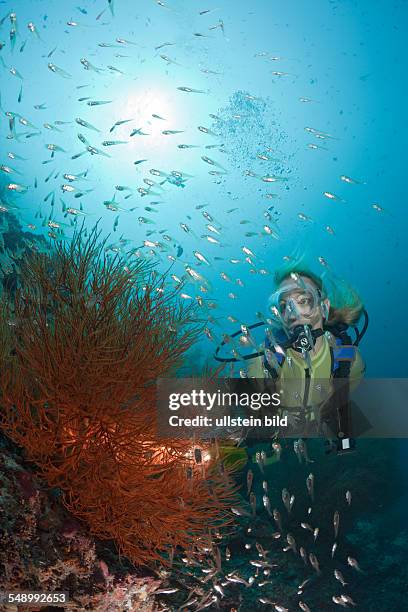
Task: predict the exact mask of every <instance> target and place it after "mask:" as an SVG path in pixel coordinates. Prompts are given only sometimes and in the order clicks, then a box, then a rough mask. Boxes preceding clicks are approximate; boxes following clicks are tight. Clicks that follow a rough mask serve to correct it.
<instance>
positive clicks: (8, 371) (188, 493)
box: [0, 228, 236, 565]
mask: <svg viewBox="0 0 408 612" xmlns="http://www.w3.org/2000/svg"><path fill="white" fill-rule="evenodd" d="M104 245H105V243H104V242H101V241H100V233H99V232H98V230H97V228H95V229H94V230H93V231H92V232H91V234H90V236H89V238H87V239H86V240H84V236H83V233H82V230H77V231H76V232H75V234H74V237H73V238H72V241H70V242H69V243H65V242H59V241H58V242H56V243H55V250H54V251H53V252H51V253H40V252H34V253H32V255H31V256H30V257H28V258H27V259H26V260H25V261H24V263H23V265H22V269H21V288H19V289H17V291H16V294H15V299H14V302H13V303H7V302H5V303H3V304H2V307H1V320H0V326H1V330H0V338H1V342H0V370H1V372H2V376H1V379H0V406H1V410H0V424H1V428H2V429H3V431H4V433H5V434H6V435H7V436H9V437H10V438H11V439H12V440H13V441H14V442H15V443H17V444H18V445H19V446H21V447H23V448H24V449H25V451H26V456H27V458H28V459H29V460H30V461H32V462H34V463H35V464H36V465H37V466H38V469H39V472H40V474H41V475H42V476H43V477H44V479H45V480H46V481H47V483H48V484H49V485H50V486H52V487H59V488H60V489H61V491H63V493H64V495H63V502H64V504H65V506H66V507H67V508H68V509H69V510H70V511H71V512H72V513H73V514H75V516H76V517H78V518H80V519H82V520H84V521H85V522H86V523H87V525H88V526H89V529H90V533H91V534H92V535H95V536H97V537H98V538H102V539H113V540H115V542H116V543H117V544H118V547H119V551H120V553H121V554H124V555H126V556H127V557H128V558H130V559H131V560H132V561H133V562H134V563H136V564H138V565H142V564H151V563H152V562H155V561H156V562H158V563H159V564H162V563H169V564H170V563H171V560H172V558H173V555H174V552H175V550H176V549H177V547H181V548H182V549H186V548H189V547H192V546H193V545H194V543H195V542H196V541H197V539H198V538H200V537H201V536H205V535H207V534H208V531H209V529H211V528H219V527H221V526H224V525H228V524H229V523H230V522H231V521H232V515H231V513H230V507H231V505H232V504H233V503H234V499H235V494H236V491H235V485H234V483H233V481H232V479H231V477H230V472H231V468H229V467H228V468H224V469H218V468H217V466H216V465H214V463H213V461H212V460H211V459H210V455H209V453H207V450H208V448H206V447H205V446H204V445H202V447H201V451H202V453H201V454H202V457H203V460H200V461H199V465H198V464H197V463H196V461H195V454H194V452H193V450H194V448H193V446H192V442H191V440H160V439H158V437H157V434H156V418H157V415H156V385H155V382H156V380H157V379H158V378H160V377H165V376H171V375H172V373H173V372H174V371H175V369H176V368H177V367H178V366H179V365H180V363H181V362H182V358H183V355H184V353H185V351H186V350H187V349H188V348H189V347H190V346H191V345H192V343H193V342H194V340H195V338H196V335H197V333H198V328H197V325H196V324H195V319H194V311H193V310H192V309H191V307H185V306H183V305H181V304H180V302H179V301H178V300H177V299H176V298H177V296H176V295H175V294H174V293H172V292H171V291H169V290H168V289H167V288H165V286H164V281H163V279H161V278H157V275H156V274H155V273H154V272H152V270H151V269H150V268H149V267H148V265H147V264H146V262H144V261H142V260H136V261H135V263H131V264H128V263H127V264H126V265H124V262H123V261H122V260H121V258H120V257H119V256H115V257H113V258H112V257H109V256H107V255H106V252H105V249H104ZM11 321H12V324H10V322H11ZM204 458H205V459H204Z"/></svg>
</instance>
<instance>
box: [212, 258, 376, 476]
mask: <svg viewBox="0 0 408 612" xmlns="http://www.w3.org/2000/svg"><path fill="white" fill-rule="evenodd" d="M275 284H276V290H275V291H274V293H273V294H272V295H271V296H270V298H269V311H270V317H269V318H267V320H266V323H267V325H268V327H267V328H266V329H265V333H266V336H265V342H264V345H263V346H262V350H261V351H259V352H257V353H255V354H252V355H245V356H243V359H244V360H250V363H249V367H248V369H247V372H246V376H248V378H250V379H258V380H257V381H254V383H260V384H261V381H260V380H259V379H263V380H266V379H269V383H268V386H267V388H268V390H269V389H270V387H271V384H272V385H273V386H274V388H275V389H276V390H277V391H279V393H280V396H281V407H280V409H279V414H280V415H281V416H286V417H287V420H288V424H289V428H288V431H289V435H290V436H291V437H296V436H295V435H294V432H299V434H298V437H299V438H302V433H303V435H305V434H307V436H308V437H320V436H323V437H324V438H325V439H326V444H327V446H328V450H327V452H331V451H335V452H340V453H341V452H347V451H350V450H353V449H354V446H355V442H354V439H353V437H352V422H351V403H350V399H349V394H350V391H351V390H353V389H354V388H355V387H356V386H357V385H358V383H359V381H360V380H361V379H362V377H363V376H364V372H365V364H364V362H363V359H362V357H361V354H360V352H359V350H358V345H359V342H360V340H361V339H362V337H363V335H364V333H365V332H366V329H367V326H368V315H367V313H366V311H365V309H364V307H363V304H362V303H361V300H360V299H359V298H358V296H357V295H356V294H355V293H354V291H353V290H351V289H348V296H347V299H345V300H344V299H343V303H341V300H340V304H338V303H337V302H338V301H339V300H338V299H335V301H336V304H332V303H330V300H329V297H328V294H327V291H326V288H325V287H324V285H323V282H322V279H321V278H320V277H318V276H317V275H315V274H313V273H312V272H310V271H309V270H307V269H301V268H300V267H293V268H292V269H287V268H286V269H285V270H284V271H282V272H278V273H277V274H276V275H275ZM335 297H336V296H335ZM362 314H364V317H365V323H364V327H363V329H362V331H361V332H360V331H359V329H358V328H357V326H356V323H357V322H358V320H359V319H360V316H361V315H362ZM260 325H265V322H261V323H256V324H254V325H251V326H248V327H247V328H246V329H247V330H250V329H253V328H254V327H258V326H260ZM350 328H352V329H354V332H355V335H356V338H355V340H354V341H353V340H352V338H351V337H350V335H349V329H350ZM247 333H249V331H248V332H247ZM238 334H242V328H241V331H239V332H237V333H236V334H233V335H232V336H231V337H234V336H237V335H238ZM223 344H224V343H223ZM221 346H222V345H221ZM221 346H220V347H218V349H217V351H216V355H215V358H216V359H217V360H218V361H223V362H231V361H238V359H223V358H221V357H219V356H218V352H219V349H220V348H221ZM241 372H242V370H241ZM241 376H242V373H241ZM255 386H256V385H255ZM258 386H259V385H258ZM265 390H266V389H265ZM277 435H278V436H279V437H285V431H279V432H278V434H277ZM252 442H254V443H256V444H258V443H259V442H260V440H252ZM270 442H271V440H270V439H269V440H268V447H269V452H266V461H265V463H266V464H267V463H268V460H267V457H268V454H269V456H270V455H271V452H270V448H271V445H270ZM246 444H247V445H249V446H250V445H251V440H250V439H249V440H246ZM248 450H249V449H248ZM257 454H258V453H257Z"/></svg>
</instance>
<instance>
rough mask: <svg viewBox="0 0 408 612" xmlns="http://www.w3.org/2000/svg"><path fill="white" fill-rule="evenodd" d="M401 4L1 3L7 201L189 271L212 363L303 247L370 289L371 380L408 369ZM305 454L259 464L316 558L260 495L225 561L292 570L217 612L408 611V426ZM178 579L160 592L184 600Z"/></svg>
mask: <svg viewBox="0 0 408 612" xmlns="http://www.w3.org/2000/svg"><path fill="white" fill-rule="evenodd" d="M78 2H79V4H78ZM407 17H408V6H407V2H406V1H395V2H388V1H385V0H374V1H370V2H368V1H367V0H360V1H351V0H342V1H340V0H339V1H330V0H315V1H314V2H312V3H310V2H301V1H300V0H287V1H285V2H275V1H272V0H270V1H267V0H264V1H261V0H252V1H246V2H243V1H241V0H237V1H234V2H232V1H229V0H219V1H217V2H215V0H209V1H208V2H201V1H200V2H198V1H197V0H184V1H181V0H163V2H157V1H154V0H141V1H140V2H131V1H130V0H113V1H111V2H107V1H106V0H90V1H86V0H82V1H80V0H76V1H75V2H72V1H71V0H68V1H66V2H65V1H64V2H46V1H42V0H31V1H24V0H21V1H15V2H8V1H6V2H4V1H3V2H0V46H1V50H0V64H1V65H0V75H1V78H0V94H1V99H0V110H1V115H0V116H1V122H0V138H1V143H2V148H1V164H2V165H1V173H0V189H1V206H2V208H1V210H2V212H1V213H0V214H1V215H2V216H3V215H4V216H7V214H9V213H11V214H13V215H15V216H16V217H17V219H18V220H19V222H20V223H21V226H22V229H23V230H24V231H26V232H32V233H33V234H35V235H44V236H45V237H46V238H47V239H48V238H49V237H50V238H51V240H55V239H60V238H62V239H63V240H67V241H69V240H70V237H71V236H72V233H73V229H74V228H73V225H72V223H73V222H74V220H75V219H77V223H82V222H83V223H84V224H85V227H86V228H88V231H90V230H91V228H92V227H93V226H94V224H95V223H96V222H97V221H99V227H100V229H101V230H102V233H103V236H104V237H107V245H108V246H109V249H110V251H111V252H112V253H115V252H120V253H121V254H122V255H123V256H124V257H125V258H126V257H127V258H129V259H132V258H134V257H136V258H137V257H139V258H140V257H141V258H147V259H149V260H151V261H152V262H154V265H155V267H156V269H157V270H158V271H159V272H167V273H168V287H169V289H170V288H171V287H177V285H178V283H179V280H180V279H184V278H185V280H186V284H185V285H184V287H183V294H182V299H184V300H186V301H187V302H193V301H195V302H197V303H200V302H201V303H200V306H201V310H202V317H203V318H204V319H207V320H208V324H207V326H206V333H203V336H202V340H201V341H200V342H199V343H198V344H197V345H196V346H194V347H193V349H192V351H191V356H192V361H193V362H194V366H196V367H197V368H198V369H199V368H200V367H202V366H203V365H205V364H207V365H210V366H215V365H216V362H215V361H214V359H213V355H214V351H215V349H216V347H217V345H218V344H219V343H220V342H221V340H222V335H223V334H232V333H234V332H235V331H237V329H239V326H240V325H241V324H247V325H250V324H251V323H255V322H257V321H260V320H262V319H263V318H264V316H265V313H267V300H268V296H269V295H270V294H271V293H272V292H273V275H274V272H275V270H277V269H279V268H280V267H281V266H282V265H283V264H284V262H285V261H286V262H287V261H294V262H295V261H296V262H298V261H302V263H303V264H304V265H307V266H308V267H309V268H310V269H312V270H313V271H314V272H315V273H316V274H319V275H323V279H331V281H333V282H335V283H336V282H339V283H341V282H346V283H348V284H350V285H351V286H352V287H353V288H354V289H355V290H356V291H357V292H358V293H359V295H360V296H361V298H362V300H363V302H364V305H365V307H366V309H367V312H368V314H369V318H370V323H369V327H368V331H367V333H366V334H365V336H364V339H363V341H362V343H361V347H360V348H361V352H362V355H363V357H364V360H365V362H366V366H367V370H366V376H367V377H368V378H403V377H405V376H406V375H407V354H406V342H405V340H406V338H407V323H406V319H407V317H406V309H405V308H404V306H405V304H406V302H407V300H408V284H407V281H406V270H407V264H408V258H407V250H406V240H405V234H406V227H407V215H406V206H405V201H404V200H405V197H406V186H405V180H404V179H405V167H404V160H405V158H406V142H407V135H408V134H407V120H406V112H405V110H406V109H405V107H406V99H407V84H406V78H405V73H406V65H407V63H406V60H407V57H406V41H405V30H406V27H405V25H406V23H407ZM64 175H65V176H64ZM3 209H4V210H3ZM50 234H51V236H50ZM0 263H1V264H2V266H3V267H4V266H5V267H7V266H8V265H10V258H9V257H8V255H7V254H6V253H4V252H3V253H1V254H0ZM170 275H173V277H171V276H170ZM197 297H199V300H197ZM228 317H230V318H228ZM255 335H256V334H255ZM257 340H258V341H259V342H261V341H262V335H261V336H259V337H258V336H257ZM226 350H227V349H226ZM235 375H237V371H235ZM309 455H310V457H311V458H312V459H313V460H314V463H313V464H304V463H302V464H300V463H299V462H298V460H297V458H296V456H295V454H294V452H293V444H292V443H290V444H289V443H288V444H287V445H284V448H283V452H282V457H281V461H279V462H275V463H274V464H273V465H270V466H268V467H267V468H265V469H266V471H267V473H266V475H265V474H262V473H261V472H260V470H259V468H258V466H253V468H252V469H253V471H254V474H255V479H254V487H255V490H257V491H258V498H259V499H261V498H262V481H263V480H264V479H266V480H267V481H268V482H269V485H270V491H271V497H272V498H274V504H273V505H274V507H275V505H276V507H279V508H280V511H281V513H282V516H283V517H284V519H283V520H284V522H285V529H286V528H287V530H289V529H290V530H291V533H293V535H294V537H295V539H296V541H297V543H298V547H299V546H305V547H308V551H309V549H310V550H313V551H314V552H315V554H316V556H317V557H318V558H319V561H320V566H321V570H322V574H321V575H317V573H316V572H314V571H313V569H312V568H311V567H310V564H309V566H308V567H306V565H305V564H304V563H303V561H302V560H301V559H300V557H299V556H296V555H294V554H293V552H292V551H287V552H283V551H282V542H279V541H275V540H273V538H272V537H271V535H270V534H271V529H269V531H268V526H269V527H270V523H271V520H270V518H269V517H268V514H267V512H266V510H265V508H263V507H262V504H261V503H260V505H259V508H258V515H257V518H256V520H255V521H254V524H253V528H254V533H255V531H256V536H254V537H253V536H251V537H250V538H249V540H248V541H247V540H246V539H245V538H246V537H247V535H248V534H247V529H248V526H250V525H249V524H250V520H249V519H248V517H240V519H239V520H240V521H241V523H242V533H241V536H240V537H237V538H236V539H235V540H234V541H233V542H232V543H231V544H230V546H229V548H230V552H231V559H230V561H228V563H229V564H230V565H231V567H232V569H234V570H235V569H237V568H238V569H237V571H239V572H240V573H241V575H242V576H246V579H248V577H249V576H250V575H253V574H254V571H255V567H254V566H251V565H250V564H249V560H250V559H255V558H256V557H255V556H253V555H254V554H255V555H257V553H254V552H253V551H254V550H255V548H254V546H255V541H257V542H258V543H261V544H262V546H263V548H264V549H267V550H271V551H273V552H272V553H271V554H272V555H273V558H274V559H275V558H276V562H277V563H278V564H280V566H279V567H280V569H278V570H277V571H275V570H272V572H271V575H270V577H267V578H266V579H267V580H268V581H269V580H270V582H271V584H265V585H264V586H263V587H259V586H257V587H255V586H254V587H245V586H243V585H236V584H233V585H232V586H231V585H229V586H225V587H222V588H223V589H224V595H223V596H219V598H218V604H214V606H213V608H211V609H217V605H219V606H220V607H221V608H222V609H232V608H234V607H235V608H236V609H239V610H258V609H259V610H263V609H273V605H275V604H276V605H277V606H282V607H286V608H288V609H289V610H296V609H300V607H299V600H300V601H302V602H304V603H306V604H307V605H308V606H309V607H310V609H311V610H336V609H338V608H340V607H341V604H336V603H335V602H333V600H332V597H333V596H335V597H336V596H339V595H340V594H341V593H347V594H348V595H349V596H350V597H351V598H352V599H353V600H354V602H355V603H356V605H357V609H360V610H363V611H367V612H368V611H371V610H376V611H377V612H379V611H384V612H385V611H389V610H395V611H400V610H401V612H402V611H403V610H405V609H406V608H407V604H408V595H407V592H408V574H407V565H406V559H407V554H408V529H407V525H406V508H407V502H408V495H407V491H408V482H407V480H408V477H407V470H406V465H407V459H408V444H407V443H406V440H364V441H360V442H358V447H357V452H356V453H354V454H353V455H350V456H349V457H344V456H341V457H340V456H332V455H330V456H327V455H325V454H324V448H323V444H322V442H321V441H319V440H314V441H311V442H310V443H309ZM247 467H248V466H247ZM246 470H247V468H245V470H244V471H243V473H242V475H241V477H242V480H243V482H245V478H246ZM311 470H313V472H314V475H315V480H316V497H315V503H314V509H313V513H312V516H311V517H310V516H309V518H307V516H308V515H307V508H308V505H309V500H308V498H307V491H306V485H305V479H306V477H307V475H308V474H309V472H310V471H311ZM245 486H246V485H245V484H244V489H245ZM282 488H287V489H288V490H289V491H291V492H293V493H294V494H295V496H296V500H297V501H296V505H295V508H294V510H293V514H292V515H285V514H284V513H285V510H284V508H283V506H282V501H281V499H280V495H281V490H282ZM347 490H349V491H351V493H352V502H351V505H350V506H349V504H347V502H346V500H345V493H346V491H347ZM243 496H244V497H245V490H244V491H243ZM336 510H337V511H338V512H339V513H340V518H341V522H340V536H339V546H338V550H337V551H336V553H335V556H334V559H332V558H331V554H330V550H331V546H332V543H333V526H332V517H333V513H334V512H335V511H336ZM306 520H307V522H311V523H312V526H313V527H317V526H318V527H319V529H320V533H319V536H318V537H317V539H316V542H315V543H314V542H313V535H312V534H311V533H309V532H308V531H307V530H304V529H302V528H301V527H300V522H301V521H306ZM244 534H245V535H244ZM245 543H249V544H250V546H252V549H251V548H249V549H246V548H245V546H244V544H245ZM283 544H284V543H283ZM313 546H314V548H313ZM251 555H252V556H251ZM347 556H351V557H352V558H355V559H357V561H358V564H359V567H360V568H361V572H360V571H358V570H356V569H354V568H352V567H351V566H350V565H349V564H348V563H347ZM282 560H283V561H282ZM282 563H283V565H282ZM336 568H337V569H339V570H340V571H341V572H342V573H343V575H344V577H345V581H346V582H347V586H345V587H344V588H343V587H342V585H341V584H340V582H339V581H338V580H336V579H335V577H334V575H333V571H334V569H336ZM232 569H231V571H232ZM307 578H312V580H311V582H310V583H308V584H307V585H306V586H305V587H304V592H303V593H302V594H301V595H298V594H297V591H298V589H297V587H298V585H299V584H300V583H302V582H303V581H304V580H306V579H307ZM258 582H259V581H258ZM177 597H179V595H177ZM177 597H176V598H175V599H174V598H173V599H172V598H171V597H170V596H169V597H167V598H164V599H163V601H166V603H167V605H168V606H169V609H171V610H173V609H174V610H176V609H178V607H179V606H180V605H181V603H180V602H181V601H182V599H181V600H177ZM260 598H261V599H262V598H264V599H268V600H269V601H272V602H274V604H273V605H272V604H270V603H269V604H267V603H262V602H261V601H260ZM227 602H228V604H227ZM343 605H344V606H345V607H347V604H345V603H344V602H343ZM348 605H349V606H351V605H352V604H348Z"/></svg>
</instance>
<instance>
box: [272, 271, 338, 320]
mask: <svg viewBox="0 0 408 612" xmlns="http://www.w3.org/2000/svg"><path fill="white" fill-rule="evenodd" d="M318 308H320V309H321V314H322V316H323V318H324V319H326V318H327V314H328V313H327V306H326V304H325V303H324V299H323V297H322V295H321V293H320V291H319V290H318V289H317V288H316V287H314V286H313V285H311V284H310V283H308V282H307V281H304V280H303V279H302V278H301V277H299V276H297V279H296V281H293V282H289V283H285V284H284V285H283V286H281V287H280V288H279V289H278V290H277V291H275V293H273V294H272V295H271V297H270V298H269V310H270V313H271V316H272V319H273V320H274V322H275V323H277V324H278V325H280V326H282V327H284V328H290V327H292V326H293V324H294V323H296V320H298V319H299V320H302V321H305V322H307V321H308V320H309V319H312V318H313V317H314V316H315V315H316V311H317V309H318Z"/></svg>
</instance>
